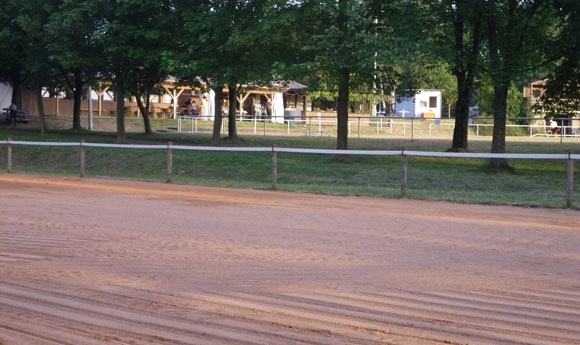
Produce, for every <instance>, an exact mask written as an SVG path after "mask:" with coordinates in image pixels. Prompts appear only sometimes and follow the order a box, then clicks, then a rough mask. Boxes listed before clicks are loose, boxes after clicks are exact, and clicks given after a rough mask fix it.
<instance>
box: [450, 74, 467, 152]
mask: <svg viewBox="0 0 580 345" xmlns="http://www.w3.org/2000/svg"><path fill="white" fill-rule="evenodd" d="M457 91H458V97H457V103H455V128H454V129H453V143H452V144H451V150H452V151H467V150H468V149H469V142H468V140H467V139H468V134H469V104H470V102H471V93H472V86H471V85H470V83H469V81H468V80H467V77H466V76H465V75H463V74H459V75H458V76H457Z"/></svg>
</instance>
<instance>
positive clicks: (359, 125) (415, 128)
mask: <svg viewBox="0 0 580 345" xmlns="http://www.w3.org/2000/svg"><path fill="white" fill-rule="evenodd" d="M518 120H519V121H527V122H528V124H509V122H508V124H507V125H506V129H520V131H519V132H518V133H519V134H518V135H520V136H523V135H527V136H529V137H537V136H543V137H559V138H560V139H561V140H563V139H567V138H580V120H579V119H575V118H565V119H562V120H561V121H563V122H562V123H561V124H560V125H559V126H558V130H559V133H558V134H551V133H550V127H549V126H546V125H545V124H542V123H544V122H545V120H544V119H543V118H521V119H518ZM227 121H228V119H227V118H224V119H223V121H222V132H224V133H225V132H226V131H227ZM238 121H239V123H240V125H241V126H239V127H238V131H243V132H245V133H252V134H255V135H264V136H267V135H278V134H286V135H303V136H333V135H335V134H336V131H337V126H338V124H337V119H336V116H322V117H318V116H305V117H302V118H295V119H288V120H286V121H285V122H284V123H272V122H271V121H270V120H269V119H264V118H258V117H255V118H242V119H238ZM489 121H493V119H490V118H470V121H469V122H470V123H469V124H468V128H469V129H470V130H471V131H472V133H473V134H474V135H475V136H485V135H487V136H490V135H491V134H490V133H491V131H492V130H493V123H489ZM454 127H455V122H454V120H453V119H449V118H442V119H425V118H419V117H417V118H415V117H382V116H374V117H369V116H350V117H349V120H348V135H349V136H356V137H359V138H360V137H365V136H380V135H396V136H403V137H410V138H411V139H415V138H417V137H433V136H441V135H445V136H449V135H450V133H452V132H453V130H454ZM173 129H174V130H176V131H177V132H178V133H200V132H208V131H211V130H212V129H213V120H212V119H211V118H209V117H200V116H180V117H178V118H177V126H176V127H174V128H173Z"/></svg>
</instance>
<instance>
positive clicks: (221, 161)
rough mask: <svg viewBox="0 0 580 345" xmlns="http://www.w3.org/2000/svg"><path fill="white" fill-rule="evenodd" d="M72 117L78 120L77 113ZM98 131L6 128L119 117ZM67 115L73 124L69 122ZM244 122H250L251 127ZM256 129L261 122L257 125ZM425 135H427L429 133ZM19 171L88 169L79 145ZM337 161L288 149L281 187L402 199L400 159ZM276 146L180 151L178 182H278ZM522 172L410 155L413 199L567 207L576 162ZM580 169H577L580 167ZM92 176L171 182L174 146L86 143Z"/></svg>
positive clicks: (22, 159) (519, 143)
mask: <svg viewBox="0 0 580 345" xmlns="http://www.w3.org/2000/svg"><path fill="white" fill-rule="evenodd" d="M69 119H70V118H69ZM97 120H98V121H96V123H95V125H96V127H95V128H96V131H92V132H89V131H78V132H73V131H70V130H67V129H66V124H67V123H68V125H69V126H70V123H72V121H70V122H66V121H67V120H66V118H65V119H64V120H63V119H62V118H60V119H57V118H52V119H50V121H51V123H50V127H49V128H50V131H49V135H48V136H47V137H45V138H42V137H40V135H39V132H38V130H37V129H35V128H32V127H33V126H28V127H25V126H21V127H18V128H16V129H14V128H11V127H6V126H2V127H0V140H7V139H8V138H10V139H11V140H17V141H54V142H80V141H81V140H85V141H86V142H105V143H114V142H115V140H116V134H115V132H114V128H115V127H114V121H115V120H114V119H113V118H108V119H97ZM127 120H128V121H127V132H128V133H127V138H128V142H130V143H135V144H140V143H141V144H160V145H162V144H166V143H167V142H173V143H174V144H176V145H197V146H200V145H201V146H212V144H211V135H210V133H209V132H202V133H196V134H191V133H189V134H178V133H174V132H170V131H161V129H167V128H170V127H171V126H172V124H173V125H174V123H175V121H173V122H167V121H171V120H157V119H153V120H152V121H153V126H154V129H156V130H157V132H156V133H154V134H151V135H145V134H142V133H140V132H142V124H141V121H140V120H139V119H127ZM58 121H64V122H63V125H60V126H62V128H60V127H59V125H58ZM243 125H244V124H242V126H243ZM247 126H251V124H247ZM241 133H242V134H240V136H241V140H240V141H238V142H235V143H228V142H227V141H224V143H223V145H224V146H225V145H230V146H248V147H270V146H272V145H277V146H278V147H290V148H316V149H334V148H335V146H336V138H334V137H327V136H288V135H279V136H264V135H254V134H243V133H245V132H244V131H243V128H242V131H241ZM417 133H421V131H420V130H418V131H417ZM506 141H507V150H506V151H507V152H508V153H533V154H536V153H567V152H569V151H575V152H580V138H566V140H564V141H563V142H560V139H559V138H541V137H529V136H522V137H508V138H507V140H506ZM450 146H451V137H450V136H449V135H447V136H443V137H432V136H427V135H420V136H418V137H416V138H415V139H414V140H412V141H411V140H409V138H408V137H401V136H395V135H392V136H389V135H383V136H380V137H372V138H352V137H351V138H349V148H350V149H352V150H389V151H390V150H401V149H402V148H403V147H407V148H408V149H410V150H417V151H433V152H442V151H445V150H447V149H448V148H449V147H450ZM470 149H471V150H472V151H474V152H485V153H488V152H490V151H491V138H490V137H475V136H473V135H472V136H471V137H470ZM12 154H13V171H14V172H17V173H26V174H48V175H64V176H74V175H76V176H78V175H79V171H80V167H79V166H80V163H79V162H80V161H79V148H78V147H52V146H21V145H14V146H13V152H12ZM349 157H351V158H352V159H348V160H346V161H344V160H337V159H335V158H336V157H334V156H332V155H322V154H297V153H278V180H277V181H278V182H277V188H278V189H279V190H288V191H298V192H307V193H325V194H336V195H364V196H372V197H381V198H384V197H386V198H399V197H400V195H401V187H400V184H401V157H400V156H367V155H360V156H349ZM271 164H272V156H271V153H251V152H207V151H184V150H174V151H173V178H172V181H173V183H176V184H199V185H208V186H223V187H237V188H259V189H269V188H271V180H270V175H271V169H272V168H271ZM509 164H510V167H511V168H512V170H513V171H512V172H499V173H498V172H491V171H490V170H489V169H487V167H488V161H487V160H485V159H467V158H466V159H464V158H427V157H409V163H408V189H407V197H409V198H415V199H429V200H444V201H452V202H459V203H478V204H502V205H517V206H526V207H555V208H563V207H565V206H566V173H567V162H566V161H554V160H517V159H513V160H510V161H509ZM578 165H579V164H578V162H576V167H578ZM577 170H578V169H577V168H576V171H577ZM6 171H7V145H0V172H2V173H5V172H6ZM86 172H87V176H89V177H102V178H121V179H135V180H143V181H159V182H165V181H166V180H167V151H166V150H164V149H160V150H145V149H119V148H93V147H88V148H86ZM573 205H574V208H575V209H580V183H578V172H576V183H575V187H574V200H573Z"/></svg>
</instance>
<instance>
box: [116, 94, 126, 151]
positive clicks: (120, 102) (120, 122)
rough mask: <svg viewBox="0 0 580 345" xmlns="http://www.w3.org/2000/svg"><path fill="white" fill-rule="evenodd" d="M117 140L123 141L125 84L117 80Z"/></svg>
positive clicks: (124, 138)
mask: <svg viewBox="0 0 580 345" xmlns="http://www.w3.org/2000/svg"><path fill="white" fill-rule="evenodd" d="M116 86H117V90H116V91H117V92H116V97H117V99H116V101H117V142H118V143H124V142H125V140H126V137H125V86H124V84H123V82H121V83H119V82H117V85H116Z"/></svg>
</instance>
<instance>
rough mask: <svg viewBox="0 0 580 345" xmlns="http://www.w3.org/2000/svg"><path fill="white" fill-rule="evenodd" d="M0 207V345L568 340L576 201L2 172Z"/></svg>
mask: <svg viewBox="0 0 580 345" xmlns="http://www.w3.org/2000/svg"><path fill="white" fill-rule="evenodd" d="M0 210H1V211H0V212H1V214H0V310H1V316H0V317H1V321H0V343H2V341H4V343H5V344H10V345H12V344H17V345H23V344H39V345H44V344H70V345H73V344H74V345H78V344H87V345H92V344H202V345H203V344H405V345H408V344H410V345H416V344H542V345H545V344H548V345H549V344H579V343H580V213H579V212H577V211H567V210H546V209H524V208H512V207H495V206H474V205H460V204H449V203H431V202H422V201H410V200H386V199H373V198H360V197H331V196H320V195H306V194H299V193H283V192H274V191H251V190H237V189H219V188H205V187H196V186H180V185H167V184H158V183H140V182H128V181H118V180H98V179H80V178H56V177H51V178H45V177H33V176H23V175H6V174H2V175H0Z"/></svg>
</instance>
